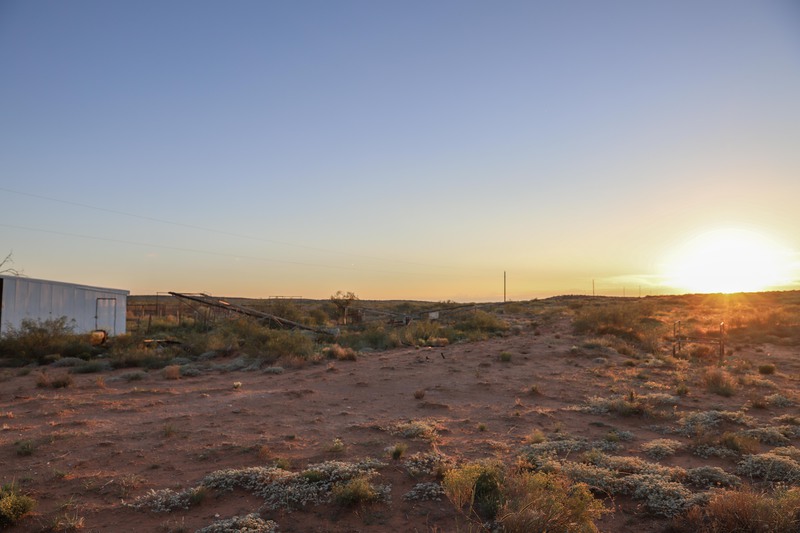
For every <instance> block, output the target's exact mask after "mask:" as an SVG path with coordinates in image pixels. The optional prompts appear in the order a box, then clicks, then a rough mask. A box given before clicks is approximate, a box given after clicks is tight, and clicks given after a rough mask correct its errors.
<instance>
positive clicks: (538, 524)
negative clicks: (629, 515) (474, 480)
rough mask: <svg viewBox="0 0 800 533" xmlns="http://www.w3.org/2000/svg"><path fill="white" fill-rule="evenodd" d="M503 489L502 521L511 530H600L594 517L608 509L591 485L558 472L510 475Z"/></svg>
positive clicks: (576, 532)
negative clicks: (595, 494) (594, 493)
mask: <svg viewBox="0 0 800 533" xmlns="http://www.w3.org/2000/svg"><path fill="white" fill-rule="evenodd" d="M502 490H503V496H504V499H505V502H504V503H503V505H502V507H501V508H500V511H499V522H500V523H501V524H502V525H503V530H504V531H506V532H508V533H528V532H531V531H553V532H559V531H562V532H570V533H573V532H574V533H594V532H597V531H599V530H598V529H597V526H596V525H595V523H594V521H595V520H597V519H598V518H600V517H601V516H602V515H603V514H604V513H607V512H609V510H608V509H606V508H605V507H604V506H603V502H601V501H600V500H598V499H597V498H595V497H594V496H593V495H592V493H591V491H590V490H589V487H588V486H586V485H585V484H574V483H572V482H570V481H569V480H568V479H567V478H565V477H564V476H561V475H558V474H555V473H549V474H546V473H543V472H537V473H533V472H523V473H520V474H516V475H510V476H508V477H507V478H506V480H505V483H504V485H503V488H502Z"/></svg>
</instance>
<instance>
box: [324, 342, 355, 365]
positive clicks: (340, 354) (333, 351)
mask: <svg viewBox="0 0 800 533" xmlns="http://www.w3.org/2000/svg"><path fill="white" fill-rule="evenodd" d="M327 353H328V357H329V358H331V359H337V360H339V361H355V360H356V359H357V356H356V351H355V350H353V349H352V348H350V347H349V346H339V345H338V344H332V345H330V346H328V348H327Z"/></svg>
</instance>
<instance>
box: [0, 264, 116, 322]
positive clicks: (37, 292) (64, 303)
mask: <svg viewBox="0 0 800 533" xmlns="http://www.w3.org/2000/svg"><path fill="white" fill-rule="evenodd" d="M128 294H130V292H129V291H125V290H122V289H106V288H102V287H90V286H87V285H76V284H74V283H63V282H60V281H47V280H43V279H31V278H22V277H17V276H0V300H1V301H2V306H0V334H2V333H5V332H6V331H8V328H9V326H12V327H15V328H16V327H19V325H20V324H21V323H22V320H24V319H26V318H30V319H34V320H49V319H57V318H60V317H62V316H66V317H67V318H68V319H69V320H70V321H73V320H74V322H72V324H73V325H74V326H75V332H76V333H85V332H89V331H92V330H95V329H102V330H105V331H106V332H107V333H108V334H109V335H120V334H123V333H125V314H126V311H127V307H128Z"/></svg>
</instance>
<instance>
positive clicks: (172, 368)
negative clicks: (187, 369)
mask: <svg viewBox="0 0 800 533" xmlns="http://www.w3.org/2000/svg"><path fill="white" fill-rule="evenodd" d="M163 372H164V378H165V379H181V366H180V365H168V366H165V367H164V370H163Z"/></svg>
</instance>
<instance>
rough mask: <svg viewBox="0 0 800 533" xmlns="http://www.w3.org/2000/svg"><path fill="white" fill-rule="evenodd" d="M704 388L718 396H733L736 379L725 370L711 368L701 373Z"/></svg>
mask: <svg viewBox="0 0 800 533" xmlns="http://www.w3.org/2000/svg"><path fill="white" fill-rule="evenodd" d="M703 385H705V387H706V390H708V391H709V392H713V393H714V394H719V395H720V396H725V397H729V396H733V395H734V393H735V392H736V380H735V379H734V378H733V376H731V375H730V374H729V373H728V372H726V371H725V370H722V369H720V368H712V369H709V370H707V371H706V372H705V374H704V375H703Z"/></svg>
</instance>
